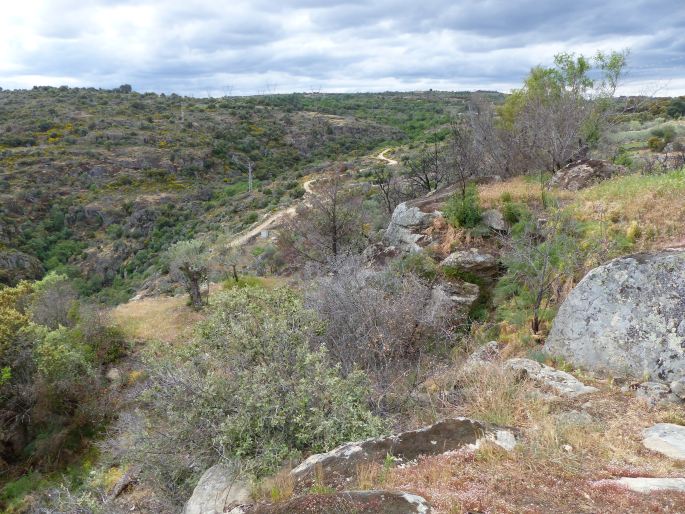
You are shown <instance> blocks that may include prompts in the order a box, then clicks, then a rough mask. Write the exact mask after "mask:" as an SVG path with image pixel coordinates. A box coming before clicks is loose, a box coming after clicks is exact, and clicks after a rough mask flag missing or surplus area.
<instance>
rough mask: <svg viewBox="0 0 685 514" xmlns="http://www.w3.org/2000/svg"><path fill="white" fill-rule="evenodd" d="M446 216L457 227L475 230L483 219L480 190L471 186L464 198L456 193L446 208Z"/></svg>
mask: <svg viewBox="0 0 685 514" xmlns="http://www.w3.org/2000/svg"><path fill="white" fill-rule="evenodd" d="M445 216H446V218H447V220H448V221H449V222H450V223H451V224H452V225H453V226H455V227H457V226H458V227H464V228H474V227H475V226H476V225H478V223H479V222H480V220H481V217H482V210H481V207H480V200H479V198H478V188H476V186H475V185H474V184H470V185H469V186H468V187H467V189H466V194H465V195H464V196H462V195H461V194H460V193H455V194H454V195H453V196H452V197H451V198H450V199H449V201H448V202H447V205H446V206H445Z"/></svg>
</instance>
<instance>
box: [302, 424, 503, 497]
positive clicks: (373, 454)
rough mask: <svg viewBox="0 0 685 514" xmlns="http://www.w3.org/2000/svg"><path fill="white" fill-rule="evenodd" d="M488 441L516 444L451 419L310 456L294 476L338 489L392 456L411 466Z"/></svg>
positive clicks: (486, 428)
mask: <svg viewBox="0 0 685 514" xmlns="http://www.w3.org/2000/svg"><path fill="white" fill-rule="evenodd" d="M487 440H490V441H492V442H494V443H495V444H498V445H500V446H502V447H503V448H505V449H507V450H511V449H513V447H514V446H515V444H516V440H515V438H514V434H513V433H512V432H510V431H508V430H504V429H501V428H498V427H495V426H492V425H489V424H487V423H482V422H480V421H475V420H472V419H468V418H451V419H445V420H443V421H439V422H438V423H435V424H433V425H430V426H427V427H424V428H421V429H418V430H410V431H408V432H402V433H400V434H395V435H390V436H386V437H376V438H372V439H367V440H365V441H360V442H354V443H347V444H344V445H342V446H339V447H338V448H335V449H334V450H331V451H330V452H328V453H321V454H316V455H312V456H310V457H309V458H308V459H307V460H305V461H304V462H302V463H301V464H300V465H299V466H297V467H296V468H295V469H293V470H292V471H291V472H290V473H291V475H292V476H293V477H294V478H295V480H296V482H297V483H298V484H301V485H305V486H307V485H311V484H312V483H314V481H315V479H316V476H317V472H318V473H320V474H322V475H323V479H324V480H325V482H326V484H328V485H332V486H336V485H340V484H346V483H347V482H348V481H349V480H351V479H352V478H353V477H354V476H355V475H356V471H357V467H358V466H359V465H360V464H362V463H368V462H377V463H382V462H384V460H385V459H386V458H387V456H388V455H392V456H393V458H394V459H395V461H399V462H407V461H411V460H413V459H416V458H417V457H418V456H420V455H438V454H441V453H445V452H447V451H451V450H457V449H459V448H463V447H468V446H470V447H478V446H479V445H480V444H482V442H483V441H487ZM318 470H320V471H318Z"/></svg>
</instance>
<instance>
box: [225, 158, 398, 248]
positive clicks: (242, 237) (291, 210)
mask: <svg viewBox="0 0 685 514" xmlns="http://www.w3.org/2000/svg"><path fill="white" fill-rule="evenodd" d="M390 150H391V148H386V149H385V150H383V151H382V152H381V153H379V154H378V155H377V156H376V157H375V158H376V159H378V160H379V161H383V162H385V163H386V164H387V165H388V166H395V165H396V164H397V161H396V160H395V159H391V158H390V157H386V156H385V152H389V151H390ZM360 171H363V170H360ZM319 178H320V177H316V178H312V179H309V180H307V181H306V182H304V183H303V184H302V188H303V189H304V191H305V198H306V195H313V194H315V192H314V189H313V188H312V184H313V183H314V182H316V181H317V180H318V179H319ZM303 201H304V200H301V201H300V202H297V203H296V204H295V205H291V206H290V207H286V208H285V209H283V210H280V211H277V212H274V213H273V214H270V215H268V216H267V217H266V218H264V219H263V220H262V221H261V222H260V223H259V224H258V225H256V226H254V227H252V228H250V229H248V230H247V231H245V232H243V233H241V234H238V235H237V236H236V237H235V239H233V240H232V241H231V242H229V243H228V245H229V246H230V247H232V248H235V247H237V246H243V245H244V244H246V243H248V242H249V241H250V239H252V238H253V237H256V236H257V235H259V234H260V233H261V232H262V231H263V230H268V229H269V228H271V227H272V226H274V225H275V224H276V223H278V222H279V221H281V220H282V219H283V218H284V217H286V216H292V215H294V214H295V212H296V211H297V207H298V206H299V205H300V204H301V203H302V202H303Z"/></svg>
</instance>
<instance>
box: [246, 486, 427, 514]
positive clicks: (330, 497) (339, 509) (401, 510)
mask: <svg viewBox="0 0 685 514" xmlns="http://www.w3.org/2000/svg"><path fill="white" fill-rule="evenodd" d="M296 512H307V513H311V514H350V513H353V512H359V513H361V512H364V513H366V512H368V513H370V514H429V513H430V512H431V507H430V505H429V504H428V502H427V501H426V500H425V499H424V498H422V497H421V496H418V495H415V494H411V493H403V492H396V491H344V492H339V493H333V494H308V495H305V496H300V497H298V498H294V499H292V500H289V501H287V502H284V503H279V504H273V505H254V506H251V507H249V508H246V509H244V510H242V511H241V514H242V513H245V514H247V513H249V514H292V513H296ZM234 514H238V513H237V512H236V513H234Z"/></svg>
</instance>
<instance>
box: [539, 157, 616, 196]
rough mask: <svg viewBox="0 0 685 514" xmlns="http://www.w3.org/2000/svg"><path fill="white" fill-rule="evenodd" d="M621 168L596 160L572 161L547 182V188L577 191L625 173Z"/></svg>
mask: <svg viewBox="0 0 685 514" xmlns="http://www.w3.org/2000/svg"><path fill="white" fill-rule="evenodd" d="M627 171H628V170H627V169H626V168H625V167H623V166H619V165H616V164H613V163H611V162H609V161H602V160H598V159H581V160H579V161H574V162H572V163H570V164H568V165H566V166H565V167H563V168H562V169H560V170H559V171H557V173H556V174H555V175H554V176H553V177H552V179H551V180H550V181H549V187H558V188H561V189H568V190H569V191H578V190H579V189H583V188H586V187H589V186H591V185H593V184H596V183H597V182H601V181H602V180H606V179H608V178H611V177H613V176H615V175H623V174H625V173H627Z"/></svg>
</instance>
